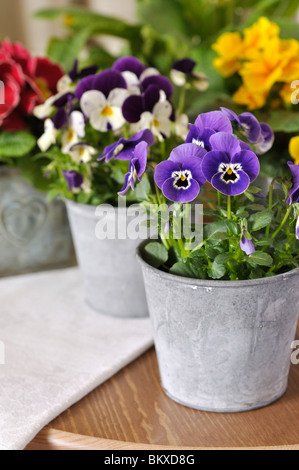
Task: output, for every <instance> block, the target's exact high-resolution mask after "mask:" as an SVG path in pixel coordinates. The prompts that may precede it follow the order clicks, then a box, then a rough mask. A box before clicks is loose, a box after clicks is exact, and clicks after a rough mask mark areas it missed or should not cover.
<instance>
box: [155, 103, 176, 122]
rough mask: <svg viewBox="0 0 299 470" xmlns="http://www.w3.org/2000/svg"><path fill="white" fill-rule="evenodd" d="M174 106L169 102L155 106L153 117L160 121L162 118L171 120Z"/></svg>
mask: <svg viewBox="0 0 299 470" xmlns="http://www.w3.org/2000/svg"><path fill="white" fill-rule="evenodd" d="M171 113H172V106H171V104H170V103H169V101H163V102H159V103H157V104H155V106H154V109H153V115H154V116H155V117H156V118H157V119H158V120H159V118H160V117H165V118H170V116H171Z"/></svg>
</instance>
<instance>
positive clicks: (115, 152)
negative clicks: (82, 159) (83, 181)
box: [98, 129, 155, 163]
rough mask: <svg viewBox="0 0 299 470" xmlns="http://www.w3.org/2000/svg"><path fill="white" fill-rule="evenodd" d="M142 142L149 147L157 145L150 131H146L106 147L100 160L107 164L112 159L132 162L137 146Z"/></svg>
mask: <svg viewBox="0 0 299 470" xmlns="http://www.w3.org/2000/svg"><path fill="white" fill-rule="evenodd" d="M142 141H144V142H146V143H147V144H148V145H149V146H151V145H153V144H154V143H155V138H154V136H153V134H152V132H151V131H150V130H149V129H145V130H143V131H141V132H139V133H138V134H136V135H134V136H133V137H130V138H129V139H125V138H124V137H122V138H121V139H119V140H118V141H117V142H115V143H114V144H112V145H109V146H108V147H106V148H105V149H104V153H103V155H102V156H101V157H100V158H99V159H98V160H99V161H102V160H105V161H106V163H108V162H109V161H110V160H112V158H117V159H118V160H130V159H131V158H132V156H133V154H134V150H135V148H136V146H137V145H138V144H140V142H142Z"/></svg>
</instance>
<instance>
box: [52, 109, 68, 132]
mask: <svg viewBox="0 0 299 470" xmlns="http://www.w3.org/2000/svg"><path fill="white" fill-rule="evenodd" d="M67 121H68V115H67V112H66V110H65V109H64V108H60V109H58V111H57V113H56V114H55V115H54V116H53V123H54V127H55V129H61V128H62V127H64V126H65V124H66V123H67Z"/></svg>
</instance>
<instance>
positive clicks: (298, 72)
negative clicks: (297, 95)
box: [280, 39, 299, 82]
mask: <svg viewBox="0 0 299 470" xmlns="http://www.w3.org/2000/svg"><path fill="white" fill-rule="evenodd" d="M280 47H281V54H282V56H283V57H284V60H285V64H284V67H283V70H282V75H281V77H280V81H282V82H292V81H293V80H298V79H299V42H298V41H296V40H295V39H285V40H282V41H281V44H280Z"/></svg>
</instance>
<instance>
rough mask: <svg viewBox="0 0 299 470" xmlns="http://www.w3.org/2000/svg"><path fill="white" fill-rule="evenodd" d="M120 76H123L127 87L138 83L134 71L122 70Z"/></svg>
mask: <svg viewBox="0 0 299 470" xmlns="http://www.w3.org/2000/svg"><path fill="white" fill-rule="evenodd" d="M122 76H123V77H124V79H125V81H126V84H127V86H128V88H129V87H132V86H138V85H139V79H138V77H137V75H135V73H133V72H129V71H126V72H122Z"/></svg>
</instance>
